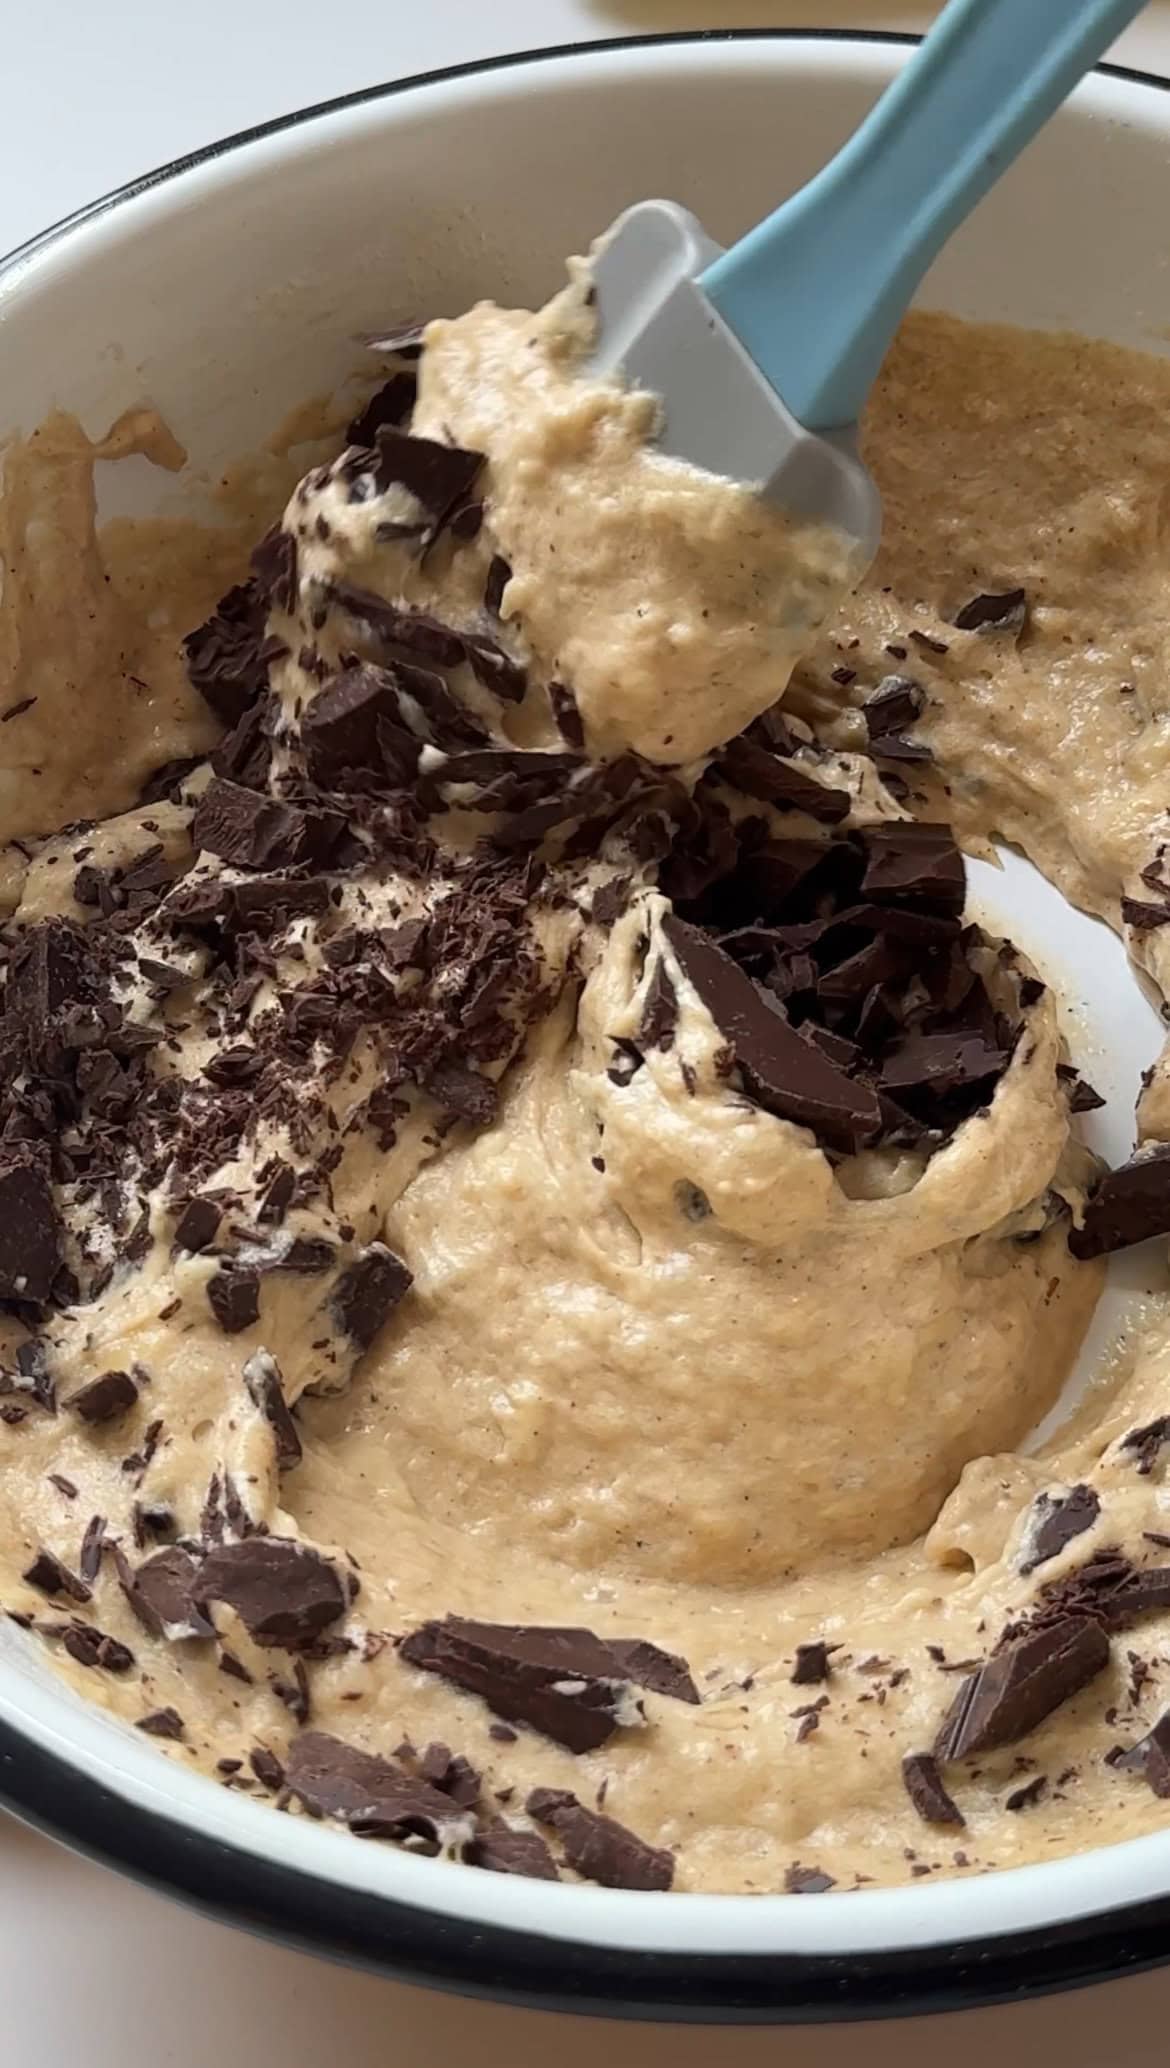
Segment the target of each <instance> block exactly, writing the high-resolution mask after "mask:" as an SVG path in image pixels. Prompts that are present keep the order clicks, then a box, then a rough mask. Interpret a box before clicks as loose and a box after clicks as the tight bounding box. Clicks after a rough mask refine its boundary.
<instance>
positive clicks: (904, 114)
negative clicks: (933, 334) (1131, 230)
mask: <svg viewBox="0 0 1170 2068" xmlns="http://www.w3.org/2000/svg"><path fill="white" fill-rule="evenodd" d="M1142 5H1143V0H950V5H949V6H947V7H946V8H944V10H943V13H942V15H941V16H940V18H939V20H938V21H937V22H936V24H935V26H934V28H933V29H932V30H931V33H930V34H929V36H927V38H926V40H925V42H923V43H922V44H921V45H920V46H919V48H918V50H917V52H916V53H915V55H914V56H913V57H912V58H911V59H910V61H909V63H908V64H907V65H906V66H905V67H904V69H903V70H902V71H901V73H900V74H899V76H898V77H897V79H895V81H894V83H893V85H892V86H890V87H889V88H888V90H887V91H886V93H885V94H883V96H882V98H881V100H880V101H879V102H878V104H877V106H876V107H875V108H874V109H873V110H872V112H871V113H870V115H869V116H867V118H866V120H865V121H864V122H863V123H862V125H861V128H860V129H859V130H858V131H857V132H856V134H855V135H854V136H852V137H851V138H850V140H849V142H848V143H847V144H846V145H845V148H844V150H842V151H840V152H839V153H838V155H837V156H836V158H834V159H833V160H832V162H831V163H830V164H829V165H827V166H826V167H825V169H824V171H823V172H821V173H818V175H817V177H816V178H815V179H813V180H811V181H810V183H809V185H808V186H807V187H804V188H802V190H801V192H800V193H798V194H794V195H793V196H792V198H791V200H789V201H786V202H784V203H783V205H782V206H781V207H780V208H778V209H776V211H775V213H774V214H772V215H770V216H768V217H767V218H766V220H765V221H764V222H762V223H760V224H759V226H758V227H757V228H756V229H754V230H752V231H751V232H750V233H749V234H748V236H746V237H744V238H742V239H741V240H740V242H739V243H738V244H735V245H733V246H732V248H731V250H730V251H728V252H725V253H724V255H723V256H722V257H721V258H718V259H716V260H715V261H714V263H713V264H712V265H711V266H709V267H708V269H707V271H706V272H705V273H703V274H702V276H701V280H700V284H701V286H702V287H703V289H704V290H705V292H706V294H707V296H708V298H709V299H710V300H711V301H712V302H713V303H714V305H715V307H716V308H717V309H718V311H719V313H720V315H721V316H722V317H723V318H724V320H725V322H726V323H727V324H728V325H729V326H730V328H731V329H732V330H733V331H734V332H735V334H736V336H737V337H738V338H739V339H740V341H741V342H742V343H743V344H744V345H745V346H746V347H747V350H748V351H749V352H750V353H751V356H752V358H753V359H754V360H755V362H756V364H757V366H758V367H759V368H760V370H761V372H763V373H764V374H766V376H767V378H768V379H769V381H770V382H771V384H772V386H773V387H774V388H775V390H776V392H777V394H778V395H780V396H781V397H782V399H783V400H784V401H785V402H786V403H787V405H788V407H789V409H790V410H791V411H792V413H793V415H794V416H795V417H796V418H797V419H798V420H799V422H801V423H802V424H804V425H805V426H806V427H807V428H808V429H809V430H811V431H828V430H835V429H838V428H841V427H843V426H845V425H847V424H852V423H855V422H856V420H857V418H858V416H859V415H860V413H861V410H862V407H863V405H864V402H865V398H866V396H867V394H868V393H869V390H870V387H871V386H872V384H873V380H874V376H875V375H876V373H877V370H878V368H879V366H880V365H881V362H882V359H883V358H884V356H885V353H886V349H887V347H888V345H889V343H890V340H891V338H892V337H893V334H894V331H895V330H896V328H897V326H898V323H899V322H900V320H901V318H902V315H903V314H904V312H905V310H906V308H907V307H908V305H909V303H910V301H911V299H912V297H913V294H914V291H915V289H916V287H917V286H918V283H919V281H920V280H921V278H922V275H923V274H924V273H925V271H926V269H927V267H928V266H929V264H930V262H931V260H932V259H933V258H934V256H935V254H936V253H937V252H938V250H939V249H940V247H941V246H942V245H943V244H944V243H945V241H946V239H947V238H948V237H949V236H950V234H951V231H952V230H953V229H954V228H955V226H956V225H957V224H958V223H960V222H961V221H962V219H963V217H964V216H965V215H967V214H968V212H969V211H970V209H972V208H973V207H974V205H975V203H976V202H977V201H978V200H979V199H980V198H981V196H982V195H983V194H985V193H986V192H987V189H988V188H989V187H990V186H991V185H992V184H993V182H994V181H995V180H996V179H998V177H999V175H1000V173H1001V172H1002V171H1003V170H1004V168H1005V166H1007V165H1009V164H1010V163H1011V161H1012V159H1013V158H1014V157H1015V156H1016V154H1017V153H1018V152H1019V151H1021V150H1022V149H1023V147H1024V145H1025V144H1026V143H1027V142H1028V141H1029V139H1030V138H1031V137H1032V136H1033V135H1034V134H1035V132H1036V131H1037V130H1038V129H1039V128H1040V126H1041V124H1042V123H1044V122H1046V121H1047V119H1048V117H1049V115H1051V114H1052V112H1053V110H1054V109H1055V108H1057V107H1059V105H1060V103H1061V101H1063V100H1064V99H1065V97H1066V95H1067V94H1069V93H1070V92H1071V91H1072V89H1073V87H1074V86H1075V85H1076V83H1077V81H1078V79H1080V78H1081V77H1082V75H1083V74H1084V73H1085V72H1087V71H1088V69H1089V67H1090V66H1091V65H1093V64H1095V63H1096V61H1097V59H1098V58H1099V57H1100V56H1101V53H1102V52H1103V51H1104V50H1107V49H1108V47H1109V45H1110V43H1111V42H1112V41H1113V39H1114V37H1115V36H1116V35H1118V33H1119V32H1120V31H1121V30H1122V29H1123V28H1124V27H1125V26H1126V24H1127V23H1128V22H1130V21H1132V19H1133V17H1134V15H1136V14H1138V13H1140V11H1141V7H1142Z"/></svg>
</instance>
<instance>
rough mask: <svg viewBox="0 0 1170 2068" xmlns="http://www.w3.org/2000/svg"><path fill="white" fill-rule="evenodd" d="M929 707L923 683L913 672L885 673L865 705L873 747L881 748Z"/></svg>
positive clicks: (865, 714) (863, 711)
mask: <svg viewBox="0 0 1170 2068" xmlns="http://www.w3.org/2000/svg"><path fill="white" fill-rule="evenodd" d="M925 708H926V696H925V693H924V691H923V689H922V686H921V684H920V683H918V682H914V681H912V679H911V678H910V676H909V675H885V676H883V678H882V680H881V681H880V682H879V683H878V686H877V688H876V689H875V690H874V691H873V692H872V694H871V695H869V696H867V698H866V700H865V702H864V704H863V705H862V707H861V715H862V717H863V718H864V720H865V729H866V731H867V733H868V734H869V741H870V745H871V747H873V748H875V749H877V748H878V747H879V746H880V745H881V743H883V742H884V741H885V740H887V739H888V738H889V737H890V735H891V734H896V733H901V732H904V731H905V729H906V727H907V726H908V725H913V724H914V721H915V719H917V718H921V716H922V713H923V711H924V710H925Z"/></svg>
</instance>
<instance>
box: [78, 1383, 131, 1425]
mask: <svg viewBox="0 0 1170 2068" xmlns="http://www.w3.org/2000/svg"><path fill="white" fill-rule="evenodd" d="M137 1399H138V1387H137V1386H136V1384H135V1382H134V1380H133V1379H132V1378H131V1376H130V1374H129V1372H128V1371H107V1372H102V1374H101V1376H100V1377H99V1378H96V1379H90V1380H89V1381H88V1382H87V1383H86V1384H85V1385H84V1386H81V1387H79V1388H78V1390H77V1392H76V1393H71V1394H70V1396H69V1398H68V1400H66V1401H63V1402H62V1405H63V1406H64V1407H67V1408H70V1409H71V1410H72V1412H73V1413H74V1414H75V1415H80V1417H81V1419H82V1421H83V1422H89V1423H90V1424H91V1425H93V1426H96V1425H97V1424H99V1423H101V1422H115V1421H118V1420H119V1419H120V1417H121V1416H122V1415H126V1414H129V1412H130V1409H131V1408H132V1407H133V1406H134V1405H135V1403H136V1401H137Z"/></svg>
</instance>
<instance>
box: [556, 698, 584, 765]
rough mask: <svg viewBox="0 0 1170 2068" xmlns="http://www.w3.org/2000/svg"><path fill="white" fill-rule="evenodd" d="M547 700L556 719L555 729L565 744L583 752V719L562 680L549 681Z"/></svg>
mask: <svg viewBox="0 0 1170 2068" xmlns="http://www.w3.org/2000/svg"><path fill="white" fill-rule="evenodd" d="M548 700H549V703H550V704H551V706H552V714H553V717H554V719H555V720H556V727H557V731H558V732H559V733H560V736H561V738H562V739H563V740H564V741H565V742H566V744H567V745H568V746H570V747H572V748H574V749H575V750H576V752H577V753H579V754H580V753H583V752H584V750H585V721H584V719H583V718H582V716H581V713H580V711H579V710H578V709H577V699H576V697H575V696H574V695H573V692H572V690H571V689H570V688H569V687H568V685H567V683H564V682H550V683H549V686H548Z"/></svg>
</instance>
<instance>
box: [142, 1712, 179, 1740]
mask: <svg viewBox="0 0 1170 2068" xmlns="http://www.w3.org/2000/svg"><path fill="white" fill-rule="evenodd" d="M134 1728H135V1730H140V1731H145V1732H146V1735H147V1737H148V1738H174V1739H175V1740H176V1741H177V1740H179V1739H180V1738H182V1736H183V1733H184V1729H185V1725H184V1723H183V1719H182V1717H181V1716H180V1714H179V1712H178V1710H177V1709H171V1708H166V1709H151V1710H150V1711H149V1712H148V1714H147V1715H145V1716H140V1717H138V1718H137V1720H136V1722H135V1725H134Z"/></svg>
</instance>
